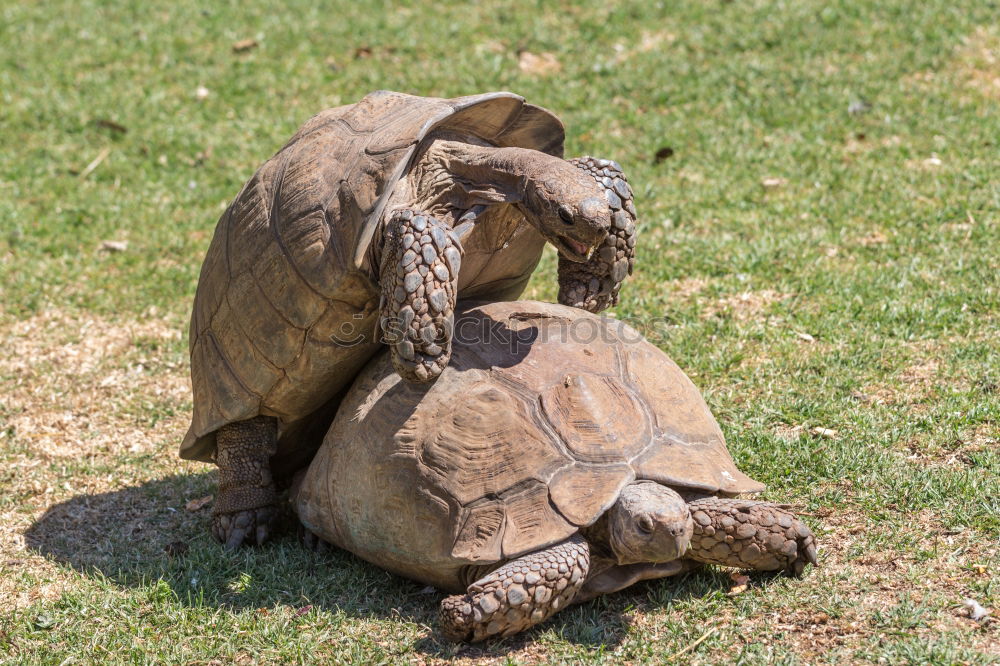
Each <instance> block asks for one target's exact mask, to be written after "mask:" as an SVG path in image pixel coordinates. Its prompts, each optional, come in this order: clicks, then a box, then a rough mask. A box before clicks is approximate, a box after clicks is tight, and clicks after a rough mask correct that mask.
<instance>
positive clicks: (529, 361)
mask: <svg viewBox="0 0 1000 666" xmlns="http://www.w3.org/2000/svg"><path fill="white" fill-rule="evenodd" d="M463 318H467V320H468V321H472V322H473V323H477V322H478V324H477V325H479V329H478V330H483V331H485V330H490V331H492V332H491V334H490V335H486V336H478V337H476V338H475V339H468V338H457V339H456V344H455V346H454V349H453V357H452V363H451V364H450V365H449V366H448V368H447V369H446V370H445V372H444V373H442V375H441V377H440V378H439V379H438V380H437V381H436V382H435V383H434V384H432V385H430V386H427V387H424V388H422V389H420V390H415V389H413V388H412V387H406V386H403V385H401V384H400V382H399V381H398V378H394V377H393V376H392V374H391V369H390V367H389V363H388V359H386V358H379V359H377V360H375V361H373V362H372V363H371V364H370V365H369V366H368V368H366V369H365V371H363V372H362V373H361V376H360V378H359V380H358V385H357V386H356V387H355V389H353V390H352V391H351V392H350V393H349V394H348V396H347V397H346V398H345V408H346V409H345V412H344V413H346V414H353V415H355V416H354V418H350V417H346V416H345V417H344V418H340V417H338V419H337V420H336V421H335V423H334V425H333V427H332V428H331V430H330V432H329V434H328V436H327V440H326V443H325V444H324V446H323V448H322V449H321V450H320V453H319V454H318V455H317V458H316V460H315V461H314V463H313V465H312V466H311V467H310V470H309V472H308V474H307V477H306V480H305V482H304V485H305V486H308V488H309V494H310V499H309V501H308V502H302V501H300V502H299V503H298V505H299V507H300V509H301V508H305V509H306V510H308V511H309V514H310V515H311V516H314V517H315V518H314V519H313V523H312V524H310V529H313V530H314V531H316V530H318V531H319V533H320V534H321V535H322V536H323V537H324V538H327V539H329V540H331V541H333V542H334V543H337V544H338V545H340V546H341V547H344V548H346V549H348V550H350V551H351V552H354V553H356V554H358V555H360V556H361V557H364V558H366V559H370V560H371V561H373V562H375V563H377V564H379V565H381V566H386V567H387V568H389V569H390V570H393V571H397V572H400V573H403V574H404V575H408V576H411V577H415V578H417V579H420V580H426V581H428V582H430V583H431V584H434V585H438V586H442V587H444V588H446V589H458V588H460V585H458V584H457V578H449V576H454V575H457V574H454V571H456V570H457V568H458V567H460V566H462V565H463V564H466V563H477V564H484V563H490V562H497V561H499V560H501V559H510V558H514V557H518V556H520V555H522V554H524V553H528V552H532V551H535V550H538V549H540V548H544V547H546V546H548V545H551V544H553V543H556V542H559V541H562V540H564V539H567V538H568V537H569V536H571V535H572V534H573V533H575V532H576V531H577V530H578V529H579V528H580V526H583V525H588V524H590V523H592V522H593V521H594V520H596V519H597V518H598V517H599V516H600V515H601V514H602V513H603V512H604V511H606V510H607V509H608V508H609V507H610V506H611V504H613V503H614V501H615V500H616V499H617V496H618V493H619V492H620V490H621V488H622V487H623V486H624V485H625V484H627V483H629V482H631V481H632V480H635V479H649V480H657V479H658V477H662V478H664V479H666V478H668V477H669V483H670V485H672V486H675V487H679V488H685V487H687V488H695V489H700V490H708V491H711V492H719V493H720V494H722V495H733V494H738V493H747V492H756V491H759V490H761V489H762V488H763V486H761V485H760V484H758V483H757V482H755V481H753V480H751V479H749V478H748V477H746V476H745V475H743V474H742V473H741V472H740V471H739V470H738V469H737V468H736V466H735V465H734V464H733V461H732V458H731V457H730V456H729V453H728V451H727V450H726V447H725V441H724V440H723V438H722V434H721V431H719V429H718V426H717V424H716V423H715V420H714V419H713V418H712V416H711V413H710V412H709V411H708V408H707V406H706V405H705V403H704V401H703V400H702V398H701V396H700V394H699V393H698V391H697V389H696V388H695V387H694V385H693V384H692V383H691V382H690V380H689V379H688V378H687V377H685V376H684V374H683V373H682V372H681V371H680V369H679V368H677V366H676V365H674V364H673V363H671V362H669V361H668V359H667V358H666V356H665V355H664V354H663V352H661V351H659V350H658V349H656V348H655V347H653V346H652V345H651V344H649V343H648V342H646V341H645V340H641V339H640V338H639V337H638V334H636V333H635V331H632V330H631V329H629V328H628V327H627V326H625V325H623V324H621V323H619V322H616V321H614V320H612V319H607V318H601V317H597V316H594V315H590V314H588V313H586V312H582V311H580V310H577V309H574V308H569V307H565V306H560V305H552V304H542V303H534V302H508V303H500V302H494V303H487V304H482V305H475V306H470V309H468V310H466V311H465V312H462V313H460V314H459V315H458V319H457V322H459V323H460V322H461V321H462V319H463ZM574 324H586V325H587V326H591V325H592V326H593V327H594V329H593V330H594V331H595V333H596V334H597V336H598V337H596V338H593V339H592V338H590V337H589V336H586V337H582V338H581V339H578V338H576V337H574V336H573V335H572V334H570V331H571V330H573V329H572V328H571V326H572V325H574ZM583 328H586V327H584V326H579V327H577V329H576V330H577V333H579V332H580V331H581V330H582V329H583ZM633 334H634V335H633ZM655 373H659V377H658V379H657V381H656V382H651V381H650V376H651V374H655ZM665 384H666V385H669V386H670V387H671V392H670V393H669V394H668V395H667V398H668V399H669V400H671V401H676V402H677V403H678V404H680V403H683V404H684V405H686V406H687V410H688V411H686V412H684V413H686V414H689V416H688V417H686V418H689V419H690V421H691V422H690V423H686V424H684V425H683V427H679V428H676V429H671V428H669V427H668V426H669V425H670V424H669V423H668V422H667V420H666V416H665V415H664V414H662V413H660V410H659V409H658V407H657V403H658V401H660V400H661V395H660V393H659V392H660V391H661V390H662V389H663V386H664V385H665ZM559 395H562V396H563V398H562V399H561V400H559V401H558V402H559V405H560V406H559V408H558V409H555V410H554V411H553V410H548V409H547V408H546V407H545V398H544V397H543V396H550V400H551V396H559ZM609 400H617V401H621V403H620V404H617V405H612V406H609V405H607V404H606V403H607V402H608V401H609ZM626 402H628V403H631V405H632V407H629V408H626V409H625V410H624V411H617V412H616V411H615V409H614V408H615V407H618V406H621V407H625V403H626ZM354 405H358V407H359V408H360V407H361V406H362V405H363V406H364V407H363V410H359V409H358V408H353V406H354ZM674 406H677V405H674ZM553 414H558V415H557V416H555V417H554V416H553ZM595 414H596V415H599V418H594V415H595ZM574 427H576V428H578V429H579V432H578V433H577V434H578V435H581V436H580V437H579V438H578V439H577V440H575V441H570V440H572V437H571V436H572V434H573V428H574ZM584 434H585V436H584ZM340 441H350V442H351V446H346V447H345V446H338V445H337V442H340ZM574 447H575V448H574ZM385 474H391V475H392V478H393V479H394V481H393V482H392V483H389V484H382V485H380V491H379V493H378V494H374V493H373V492H372V491H371V490H370V489H369V488H368V486H367V485H366V484H365V483H362V481H361V480H363V479H368V478H371V477H372V475H377V476H380V477H383V476H384V475H385ZM425 491H426V492H429V493H431V494H433V495H434V496H435V497H437V498H445V503H446V505H447V507H448V518H447V519H441V520H439V521H438V522H437V523H436V524H435V523H427V522H424V523H421V524H419V525H412V526H410V525H407V524H402V525H401V526H399V527H398V533H397V532H396V530H397V528H396V527H394V528H393V531H392V533H386V531H384V530H383V531H382V532H381V533H380V534H379V535H378V537H377V538H379V539H382V540H385V539H389V540H391V546H382V547H374V546H373V545H372V544H371V543H370V540H371V539H372V538H373V537H372V535H371V531H370V524H371V522H372V519H371V516H373V515H374V516H379V515H381V514H382V513H383V511H384V510H385V509H384V508H380V507H386V506H388V505H390V504H391V505H392V506H402V505H405V503H406V502H407V498H410V499H409V501H413V498H416V497H420V496H421V494H422V493H424V492H425ZM342 496H349V497H352V498H353V499H352V500H351V503H350V504H349V505H348V504H343V503H341V501H340V497H342ZM316 502H319V506H322V507H323V511H325V512H326V514H325V515H328V516H329V521H330V522H336V524H337V529H336V533H334V532H335V531H334V530H332V529H331V530H327V531H326V532H324V526H323V525H317V524H315V523H316V522H317V521H318V522H322V521H323V520H324V518H323V515H324V514H323V513H322V512H321V511H319V510H317V509H316V508H312V507H310V506H308V505H309V504H311V503H316ZM362 507H363V508H362ZM362 514H364V515H366V516H369V518H362V517H361V516H362ZM375 522H378V521H377V520H376V521H375ZM402 522H403V523H406V522H407V521H402ZM410 522H412V521H410ZM338 539H339V541H338ZM444 544H449V545H448V546H444ZM389 550H391V561H387V556H386V552H387V551H389ZM449 566H451V567H452V569H448V567H449ZM430 570H433V571H431V573H427V572H428V571H430ZM448 571H452V572H453V574H448V573H447V572H448Z"/></svg>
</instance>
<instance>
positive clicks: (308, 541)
mask: <svg viewBox="0 0 1000 666" xmlns="http://www.w3.org/2000/svg"><path fill="white" fill-rule="evenodd" d="M299 543H301V544H302V545H303V546H304V547H305V548H306V549H307V550H311V551H313V552H314V553H327V552H329V551H330V544H329V543H327V542H326V541H325V540H324V539H323V538H322V537H320V536H318V535H317V534H316V533H315V532H313V531H312V530H310V529H309V528H308V527H306V526H305V525H303V524H302V523H299Z"/></svg>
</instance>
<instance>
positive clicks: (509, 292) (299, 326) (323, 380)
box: [181, 91, 564, 472]
mask: <svg viewBox="0 0 1000 666" xmlns="http://www.w3.org/2000/svg"><path fill="white" fill-rule="evenodd" d="M438 130H447V131H449V132H453V133H459V134H465V135H473V136H475V137H478V138H479V139H482V140H485V141H487V142H489V143H492V144H493V145H496V146H518V147H523V148H532V149H536V150H539V151H544V152H546V153H549V154H552V155H556V156H561V155H562V145H563V138H564V132H563V127H562V124H561V123H560V122H559V120H558V119H557V118H555V117H554V116H553V115H552V114H550V113H549V112H548V111H545V110H544V109H540V108H538V107H535V106H532V105H529V104H525V102H524V100H523V99H522V98H521V97H519V96H517V95H514V94H511V93H503V92H499V93H489V94H484V95H475V96H471V97H461V98H457V99H451V100H447V99H437V98H424V97H414V96H411V95H403V94H400V93H394V92H388V91H380V92H376V93H372V94H370V95H368V96H367V97H365V98H364V99H362V100H361V101H360V102H358V103H357V104H353V105H350V106H342V107H338V108H335V109H329V110H327V111H324V112H322V113H320V114H319V115H317V116H316V117H314V118H312V119H311V120H309V121H308V122H307V123H306V124H305V125H303V126H302V127H301V128H300V129H299V130H298V132H296V134H295V135H294V136H293V137H292V139H291V140H290V141H289V142H288V143H287V144H286V145H285V146H284V147H283V148H282V149H281V150H280V151H278V153H277V154H275V155H274V157H272V158H271V159H270V160H268V161H267V162H266V163H264V165H263V166H261V167H260V169H259V170H258V171H257V172H256V173H255V174H254V176H253V177H252V178H251V179H250V180H249V181H248V182H247V183H246V185H244V187H243V189H242V191H241V192H240V193H239V195H237V197H236V199H235V200H234V201H233V203H232V204H231V205H230V206H229V208H228V209H227V210H226V212H225V213H224V214H223V215H222V217H221V219H220V220H219V223H218V225H217V227H216V229H215V235H214V237H213V239H212V242H211V245H210V247H209V249H208V253H207V256H206V258H205V261H204V264H203V265H202V269H201V276H200V279H199V282H198V290H197V294H196V296H195V303H194V312H193V315H192V318H191V330H190V349H191V378H192V387H193V391H194V413H193V416H192V421H191V426H190V429H189V431H188V433H187V436H186V437H185V438H184V441H183V443H182V445H181V456H182V457H184V458H189V459H195V460H205V461H210V460H212V458H213V456H214V453H215V431H216V430H217V429H218V428H220V427H221V426H223V425H225V424H227V423H232V422H235V421H240V420H244V419H248V418H252V417H254V416H257V415H269V416H275V417H277V418H278V420H279V436H280V441H279V445H278V453H277V455H276V456H275V458H274V459H272V468H273V469H275V471H276V472H278V471H279V470H280V468H281V466H282V464H281V461H282V459H285V460H286V462H287V460H290V459H293V458H295V457H296V456H298V457H299V458H300V459H302V460H301V462H303V463H304V462H305V461H307V460H308V457H309V456H310V455H311V453H312V450H314V449H315V446H316V445H318V443H319V438H316V439H315V444H314V445H313V447H312V449H311V450H309V451H306V452H303V451H301V449H302V448H304V447H306V448H308V447H307V442H309V441H310V439H311V438H310V437H309V436H308V426H310V425H312V427H313V429H315V427H316V425H315V424H316V423H319V424H321V428H320V431H319V437H322V433H323V432H325V430H326V426H328V425H329V422H330V421H329V419H330V418H332V414H333V412H334V411H335V409H336V406H337V404H338V402H339V394H340V392H341V390H342V389H343V388H344V387H346V386H347V385H348V384H349V383H350V381H351V380H353V379H354V377H355V375H356V374H357V372H358V371H359V370H360V369H361V367H362V366H363V365H364V364H365V362H366V361H367V360H368V359H369V358H370V357H371V356H372V355H373V354H374V353H375V352H376V350H378V349H379V347H380V345H379V344H378V343H377V342H376V341H375V338H376V337H377V336H376V335H375V331H376V324H377V321H378V302H379V291H378V287H377V285H376V284H375V282H374V281H373V276H374V275H376V273H375V272H373V271H372V270H371V267H368V266H365V257H366V252H367V250H368V247H369V245H370V243H371V240H372V238H373V234H374V233H375V230H376V228H377V226H378V224H379V222H380V220H381V216H382V213H383V211H384V208H385V206H386V204H387V202H388V200H389V199H390V198H391V196H392V193H393V190H394V186H395V185H396V184H397V183H398V182H399V180H400V178H401V177H402V176H403V175H404V174H405V173H406V171H407V168H408V167H409V165H410V162H411V160H412V158H413V156H414V155H415V154H416V152H417V151H418V149H419V148H420V145H421V142H422V141H423V140H424V139H425V138H426V137H428V135H429V134H431V133H432V132H435V131H438ZM485 226H486V225H484V227H485ZM465 246H466V256H467V259H466V260H465V261H463V267H462V274H460V275H459V289H460V290H461V291H462V293H463V294H464V295H467V296H478V297H481V298H490V299H497V298H516V297H517V296H518V295H519V294H520V293H521V291H522V290H523V288H524V286H525V284H526V283H527V280H528V277H529V276H530V274H531V272H532V271H533V270H534V268H535V266H536V264H537V263H538V259H539V257H540V256H541V252H542V247H543V246H544V240H543V239H542V237H541V236H540V235H539V234H538V233H537V232H535V231H534V229H533V228H531V227H530V226H529V225H528V224H527V222H526V221H523V219H517V220H513V221H511V220H508V221H507V222H506V226H505V228H503V229H491V228H484V229H478V228H477V229H476V230H475V231H473V233H472V234H471V235H470V237H469V238H468V239H467V240H466V242H465ZM345 343H346V344H345ZM320 417H325V420H324V418H320ZM291 466H292V467H294V465H291Z"/></svg>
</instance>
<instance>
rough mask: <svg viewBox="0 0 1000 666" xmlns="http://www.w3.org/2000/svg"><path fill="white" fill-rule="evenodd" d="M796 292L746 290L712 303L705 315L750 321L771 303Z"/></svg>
mask: <svg viewBox="0 0 1000 666" xmlns="http://www.w3.org/2000/svg"><path fill="white" fill-rule="evenodd" d="M793 295H794V294H787V293H784V292H780V291H776V290H774V289H762V290H761V291H745V292H743V293H741V294H735V295H732V296H726V297H725V298H720V299H719V300H718V301H716V302H715V303H714V304H711V305H710V306H709V307H708V308H706V311H705V313H704V315H703V316H705V317H713V316H716V315H723V316H729V317H731V318H733V319H735V320H736V321H748V320H750V319H753V318H756V317H759V316H760V315H761V314H763V313H764V312H765V311H766V310H767V309H768V308H769V307H770V306H771V305H773V304H774V303H779V302H781V301H783V300H785V299H787V298H791V297H792V296H793Z"/></svg>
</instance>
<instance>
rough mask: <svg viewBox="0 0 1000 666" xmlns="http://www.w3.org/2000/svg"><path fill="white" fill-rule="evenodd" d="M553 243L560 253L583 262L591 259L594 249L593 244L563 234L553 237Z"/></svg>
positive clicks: (571, 259) (572, 259)
mask: <svg viewBox="0 0 1000 666" xmlns="http://www.w3.org/2000/svg"><path fill="white" fill-rule="evenodd" d="M552 244H553V245H554V246H555V247H556V250H558V251H559V254H560V255H562V256H564V257H566V258H567V259H569V260H570V261H576V262H579V263H583V262H585V261H587V260H588V259H590V252H591V250H592V249H593V247H592V246H590V245H587V244H586V243H581V242H580V241H578V240H573V239H572V238H569V237H566V236H562V237H558V236H557V237H556V238H553V239H552Z"/></svg>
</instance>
